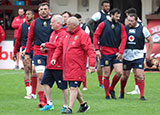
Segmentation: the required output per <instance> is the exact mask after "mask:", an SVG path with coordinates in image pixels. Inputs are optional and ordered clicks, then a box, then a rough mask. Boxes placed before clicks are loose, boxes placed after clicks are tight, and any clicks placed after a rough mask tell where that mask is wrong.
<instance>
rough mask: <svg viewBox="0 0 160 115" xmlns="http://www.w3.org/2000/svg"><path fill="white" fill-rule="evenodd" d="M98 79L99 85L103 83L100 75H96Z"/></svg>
mask: <svg viewBox="0 0 160 115" xmlns="http://www.w3.org/2000/svg"><path fill="white" fill-rule="evenodd" d="M98 81H99V86H101V85H102V84H103V83H102V75H99V76H98Z"/></svg>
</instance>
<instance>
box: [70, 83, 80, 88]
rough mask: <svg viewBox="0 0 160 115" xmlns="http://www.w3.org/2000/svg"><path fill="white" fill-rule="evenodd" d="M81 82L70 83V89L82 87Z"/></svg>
mask: <svg viewBox="0 0 160 115" xmlns="http://www.w3.org/2000/svg"><path fill="white" fill-rule="evenodd" d="M80 86H81V81H69V87H75V88H76V87H80Z"/></svg>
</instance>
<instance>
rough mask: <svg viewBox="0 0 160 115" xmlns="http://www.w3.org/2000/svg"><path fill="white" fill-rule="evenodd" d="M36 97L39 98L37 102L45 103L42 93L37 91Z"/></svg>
mask: <svg viewBox="0 0 160 115" xmlns="http://www.w3.org/2000/svg"><path fill="white" fill-rule="evenodd" d="M38 96H39V102H45V99H44V92H43V91H39V92H38Z"/></svg>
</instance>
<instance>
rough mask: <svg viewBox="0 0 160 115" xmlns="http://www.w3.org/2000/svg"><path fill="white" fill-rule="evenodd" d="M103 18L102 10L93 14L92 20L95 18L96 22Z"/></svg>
mask: <svg viewBox="0 0 160 115" xmlns="http://www.w3.org/2000/svg"><path fill="white" fill-rule="evenodd" d="M100 18H101V13H100V12H96V13H95V14H93V16H92V17H91V19H92V20H94V21H95V22H97V21H99V20H100Z"/></svg>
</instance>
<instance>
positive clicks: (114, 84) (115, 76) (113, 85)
mask: <svg viewBox="0 0 160 115" xmlns="http://www.w3.org/2000/svg"><path fill="white" fill-rule="evenodd" d="M119 79H120V77H118V76H117V75H116V74H115V75H114V77H113V79H112V84H111V87H110V90H111V91H113V90H114V87H115V86H116V84H117V82H118V81H119Z"/></svg>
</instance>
